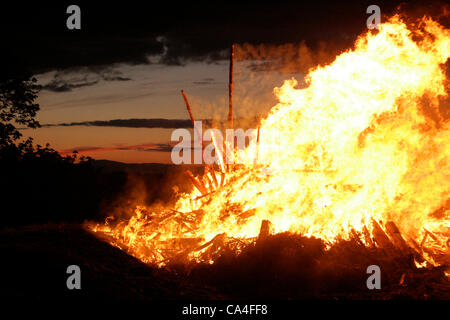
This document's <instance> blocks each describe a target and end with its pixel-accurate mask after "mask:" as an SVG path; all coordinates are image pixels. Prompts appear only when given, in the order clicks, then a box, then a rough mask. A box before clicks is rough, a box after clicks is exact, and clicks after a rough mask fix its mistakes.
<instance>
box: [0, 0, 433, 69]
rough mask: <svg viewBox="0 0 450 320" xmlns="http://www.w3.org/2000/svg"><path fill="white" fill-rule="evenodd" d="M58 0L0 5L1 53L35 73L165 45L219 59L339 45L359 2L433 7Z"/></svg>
mask: <svg viewBox="0 0 450 320" xmlns="http://www.w3.org/2000/svg"><path fill="white" fill-rule="evenodd" d="M92 2H93V1H89V2H88V1H75V2H74V1H71V2H67V1H58V2H55V3H53V4H50V3H48V2H41V1H39V2H37V1H35V2H31V3H28V2H16V3H15V4H12V5H11V4H5V2H4V1H2V4H1V5H0V25H1V31H0V32H1V39H2V41H1V45H0V46H1V51H2V54H4V55H6V56H8V59H3V62H5V60H9V59H10V58H11V57H13V58H14V59H19V61H20V63H23V64H25V65H27V66H28V67H29V68H30V69H32V70H33V71H34V72H43V71H48V70H53V69H56V68H57V69H64V68H68V67H74V66H98V65H108V64H111V63H115V62H129V63H143V62H146V61H147V60H146V56H147V55H148V54H157V53H160V52H161V51H162V43H161V42H158V41H157V40H156V37H157V36H164V37H165V38H166V39H167V40H166V45H167V47H168V54H167V55H166V61H165V62H166V63H167V64H177V63H179V59H180V58H192V59H205V58H206V57H209V58H210V59H216V58H220V56H218V52H220V50H221V49H225V48H227V47H229V45H230V44H231V43H245V42H249V43H255V44H258V43H278V44H280V43H288V42H299V41H306V44H307V45H308V46H310V47H314V46H315V45H317V44H318V42H320V41H326V42H327V43H333V44H336V46H338V47H342V48H345V47H347V46H348V45H349V44H351V43H352V42H353V40H354V38H355V36H356V35H358V34H360V33H361V31H363V30H364V29H365V21H366V19H367V16H368V15H367V14H365V11H366V8H367V7H368V6H369V5H371V4H377V5H378V6H380V8H381V12H382V16H387V15H390V13H391V12H392V11H393V10H394V9H395V8H396V7H397V6H398V5H400V4H402V3H403V6H404V7H405V8H406V9H407V10H409V11H411V12H414V11H415V10H417V8H418V7H420V11H421V12H423V11H427V10H428V11H432V10H433V9H434V8H436V6H434V5H433V3H435V2H436V1H433V2H432V3H430V2H426V3H425V2H424V1H408V2H407V4H405V3H404V2H401V1H381V0H377V1H372V0H371V1H365V0H357V1H356V0H355V1H321V0H316V1H310V0H309V1H302V0H297V1H293V2H280V1H271V2H268V1H249V2H232V1H209V2H199V1H184V2H176V1H136V2H130V1H126V2H124V1H121V2H98V1H95V4H93V3H92ZM70 4H77V5H79V6H80V8H81V17H82V18H81V21H82V22H81V23H82V28H81V30H68V29H67V28H66V19H67V17H68V14H66V8H67V6H68V5H70Z"/></svg>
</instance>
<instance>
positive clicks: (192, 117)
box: [181, 90, 203, 154]
mask: <svg viewBox="0 0 450 320" xmlns="http://www.w3.org/2000/svg"><path fill="white" fill-rule="evenodd" d="M181 94H182V95H183V99H184V102H185V104H186V109H187V111H188V113H189V118H191V122H192V126H193V127H194V130H195V131H196V132H197V136H198V138H199V139H200V143H201V146H202V154H203V137H202V135H201V134H200V130H199V129H198V128H197V126H196V125H195V119H194V115H193V114H192V109H191V105H190V104H189V100H188V98H187V96H186V93H184V90H181Z"/></svg>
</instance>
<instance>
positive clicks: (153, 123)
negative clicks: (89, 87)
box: [41, 119, 210, 129]
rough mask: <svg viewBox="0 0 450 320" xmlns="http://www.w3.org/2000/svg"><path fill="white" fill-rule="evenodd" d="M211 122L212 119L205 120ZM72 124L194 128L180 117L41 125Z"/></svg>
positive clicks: (66, 125) (58, 125) (48, 125)
mask: <svg viewBox="0 0 450 320" xmlns="http://www.w3.org/2000/svg"><path fill="white" fill-rule="evenodd" d="M205 121H206V123H210V120H205ZM71 126H97V127H122V128H165V129H176V128H193V126H192V122H191V120H182V119H181V120H180V119H114V120H106V121H101V120H96V121H83V122H70V123H58V124H44V125H41V127H71Z"/></svg>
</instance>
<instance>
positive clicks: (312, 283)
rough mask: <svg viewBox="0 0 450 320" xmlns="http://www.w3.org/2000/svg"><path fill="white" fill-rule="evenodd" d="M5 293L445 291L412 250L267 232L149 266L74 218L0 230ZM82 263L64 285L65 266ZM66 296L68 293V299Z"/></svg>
mask: <svg viewBox="0 0 450 320" xmlns="http://www.w3.org/2000/svg"><path fill="white" fill-rule="evenodd" d="M0 251H1V252H2V259H3V261H8V262H10V263H2V264H1V267H0V271H1V272H2V274H3V275H8V276H7V277H4V278H3V280H2V290H1V291H0V295H1V296H3V297H27V298H33V299H38V300H39V299H69V298H70V299H74V298H78V299H89V300H91V299H126V300H155V299H156V300H158V299H189V300H192V299H193V300H205V299H244V300H245V299H253V300H254V299H283V300H285V299H327V300H329V299H331V300H348V299H381V300H384V299H450V283H449V281H448V280H447V279H446V278H445V276H444V273H443V270H442V268H430V269H426V268H423V269H417V268H415V266H414V264H413V261H412V257H410V256H397V257H395V259H392V257H388V256H386V255H385V253H384V252H383V250H380V249H369V248H366V247H364V246H362V245H360V244H358V243H357V242H355V241H353V240H352V241H342V242H340V243H338V244H337V245H335V246H333V247H332V248H331V250H329V251H326V250H325V248H324V244H323V242H322V241H321V240H318V239H310V238H305V237H301V236H296V235H292V234H288V233H284V234H278V235H275V236H270V237H268V238H267V239H266V240H265V241H264V242H259V243H258V244H256V245H251V246H249V247H247V248H246V249H244V251H243V252H242V253H241V254H235V253H233V252H224V253H223V255H222V256H221V257H220V258H219V259H218V260H217V261H216V263H215V264H213V265H209V264H195V265H183V266H181V265H178V266H176V265H172V266H170V267H169V268H162V269H159V268H156V267H152V266H148V265H145V264H143V263H142V262H140V261H139V260H137V259H135V258H133V257H131V256H129V255H127V254H126V253H124V252H123V251H121V250H119V249H117V248H115V247H112V246H110V245H109V244H107V243H105V242H103V241H100V240H99V239H98V238H97V237H95V236H94V235H92V234H91V233H89V232H87V231H86V230H84V229H83V228H82V227H81V226H80V225H77V224H40V225H35V226H27V227H18V228H7V229H3V230H2V231H1V232H0ZM72 264H75V265H78V266H80V268H81V270H82V282H81V287H82V289H81V290H68V289H67V287H66V279H67V274H66V268H67V266H69V265H72ZM371 264H378V265H379V266H380V268H381V272H382V278H381V286H382V287H381V289H380V290H368V289H367V287H366V280H367V277H368V276H369V275H367V274H366V268H367V266H368V265H371ZM70 301H72V300H70Z"/></svg>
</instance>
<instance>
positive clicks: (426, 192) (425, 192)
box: [91, 16, 450, 266]
mask: <svg viewBox="0 0 450 320" xmlns="http://www.w3.org/2000/svg"><path fill="white" fill-rule="evenodd" d="M412 29H413V30H412ZM449 47H450V31H449V30H447V29H445V28H443V27H442V26H440V25H439V24H438V23H436V22H435V21H433V20H432V19H430V18H427V17H425V18H423V19H422V20H421V21H420V23H419V24H417V25H415V26H412V27H410V28H408V27H407V26H406V24H405V23H404V22H403V21H402V20H401V19H400V18H399V17H398V16H394V17H393V18H391V19H390V20H389V21H388V22H386V23H384V24H382V25H380V29H379V30H378V31H377V32H368V33H367V34H364V35H362V36H360V37H359V38H358V39H357V41H356V43H355V45H354V48H353V49H351V50H348V51H346V52H344V53H342V54H341V55H339V56H338V57H336V59H335V60H334V62H333V63H331V64H329V65H326V66H318V67H316V68H314V69H312V70H311V71H310V72H309V74H308V75H307V76H306V77H305V80H304V84H302V87H301V88H299V87H298V85H299V84H298V81H297V80H295V79H290V80H286V81H285V83H284V84H283V86H281V87H280V88H275V89H274V93H275V95H276V96H277V98H278V100H279V103H278V104H277V105H276V106H274V107H273V108H272V109H271V111H270V112H269V114H268V116H267V117H266V118H265V119H263V120H262V121H261V124H260V126H261V133H263V134H262V137H261V141H260V143H259V144H258V145H255V144H251V145H250V146H249V147H248V148H246V149H245V150H238V151H236V154H235V157H239V158H240V159H241V160H244V162H245V165H243V166H233V169H232V170H229V171H228V172H226V173H222V172H221V171H222V170H221V169H220V167H218V169H215V170H214V169H212V167H209V168H207V170H206V172H205V174H204V175H203V176H202V177H192V178H193V179H196V181H197V182H198V183H200V184H202V185H204V187H205V188H206V190H208V192H207V193H206V194H205V192H203V193H202V192H201V191H199V189H198V188H194V190H193V191H192V192H191V193H189V194H182V195H180V198H179V200H178V202H177V203H176V205H175V207H174V208H173V209H166V210H164V211H163V212H151V209H148V208H144V207H138V208H137V209H136V212H135V215H134V216H132V217H131V218H130V219H129V220H128V221H126V222H125V223H121V224H118V225H115V226H112V225H110V224H108V223H107V224H105V225H96V226H91V228H92V229H93V230H94V231H97V232H98V231H103V232H105V233H107V234H109V235H110V236H111V238H112V239H113V240H111V242H112V243H113V244H115V245H117V246H119V247H121V248H123V249H125V250H127V251H128V252H130V253H131V254H133V255H135V256H136V257H138V258H139V259H141V260H143V261H145V262H151V263H156V264H159V265H163V264H165V263H166V262H167V261H168V259H171V258H173V257H175V256H180V255H184V256H185V257H187V258H188V259H190V260H204V261H205V262H210V263H213V262H214V260H213V258H211V256H208V257H206V256H205V255H204V253H205V250H206V248H210V246H211V245H212V246H214V245H215V244H217V243H219V242H220V241H222V242H223V241H228V243H234V248H236V249H237V250H238V249H239V244H238V243H246V242H250V241H254V240H255V239H256V237H258V234H260V230H261V222H262V221H267V220H268V221H270V223H271V226H272V228H273V230H272V232H274V233H279V232H284V231H289V232H294V233H301V234H304V235H307V236H314V237H318V238H321V239H323V240H325V241H326V242H327V243H328V244H329V245H332V244H333V242H335V241H336V240H337V239H340V238H343V239H348V238H349V237H351V235H352V234H358V235H359V236H360V237H361V240H362V241H363V242H364V243H365V244H367V245H370V243H371V240H370V239H371V238H372V237H373V235H374V234H376V232H378V229H377V228H381V229H380V230H386V232H388V231H389V230H388V229H389V228H388V226H387V225H386V222H388V221H390V222H392V225H393V226H395V227H391V228H394V229H396V228H397V227H398V230H397V231H399V232H400V234H401V236H400V237H401V238H404V240H405V243H407V245H408V246H411V247H416V248H417V247H421V248H422V247H427V248H428V249H427V250H425V252H424V253H423V254H424V257H426V259H427V260H428V262H429V263H431V264H439V263H440V262H439V261H437V260H436V259H435V258H434V256H433V253H436V252H439V253H441V254H443V255H444V256H446V257H447V258H446V259H447V260H448V256H449V251H448V250H449V249H448V246H449V237H450V211H449V210H448V204H449V202H448V201H449V199H450V195H449V191H450V161H449V160H450V121H449V120H448V119H444V118H442V117H440V116H438V119H436V117H435V118H432V117H430V116H429V115H426V114H425V112H424V111H423V110H424V108H427V109H428V110H432V111H433V110H434V112H435V113H436V114H439V112H438V108H439V104H440V103H441V101H442V100H443V99H444V98H446V97H447V94H448V79H447V77H446V74H445V70H444V68H443V64H445V63H446V61H447V59H448V57H449V52H450V50H449ZM274 137H275V138H274ZM256 148H258V151H257V150H256ZM256 152H258V161H259V164H258V165H255V164H254V161H255V154H256ZM194 181H195V180H194ZM375 229H376V230H375ZM391 232H394V233H395V232H396V231H392V230H391ZM236 239H237V240H239V241H238V242H233V241H234V240H236ZM218 241H219V242H218ZM376 242H377V245H379V243H378V242H379V241H376ZM194 249H195V250H194ZM416 265H417V266H423V264H422V262H416Z"/></svg>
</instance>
